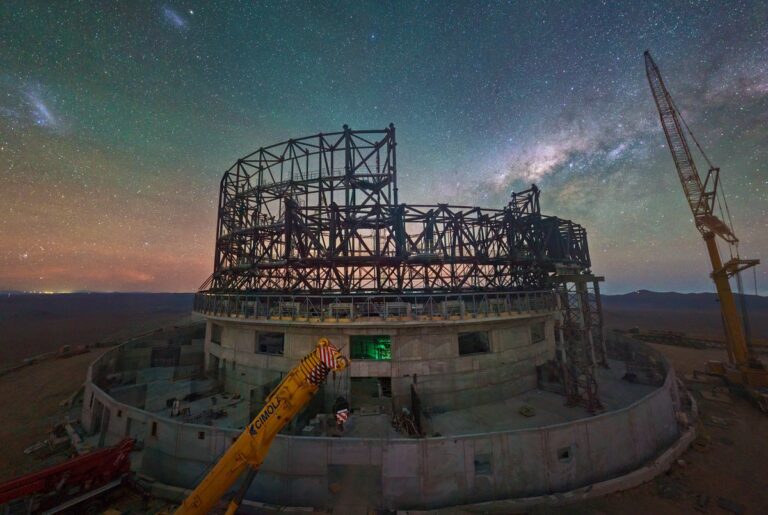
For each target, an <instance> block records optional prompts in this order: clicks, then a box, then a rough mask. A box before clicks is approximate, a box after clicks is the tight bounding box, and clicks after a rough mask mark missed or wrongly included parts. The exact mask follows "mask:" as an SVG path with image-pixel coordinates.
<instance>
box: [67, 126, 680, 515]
mask: <svg viewBox="0 0 768 515" xmlns="http://www.w3.org/2000/svg"><path fill="white" fill-rule="evenodd" d="M396 148H397V144H396V139H395V128H394V126H392V125H390V126H389V127H387V128H385V129H382V130H363V131H355V130H352V129H350V128H348V127H344V130H343V131H342V132H338V133H330V134H318V135H314V136H310V137H304V138H297V139H292V140H289V141H286V142H283V143H279V144H277V145H272V146H270V147H265V148H262V149H259V150H258V151H257V152H254V153H253V154H250V155H248V156H246V157H244V158H242V159H240V160H238V161H237V163H236V164H235V165H234V166H233V167H232V168H231V169H230V170H228V171H227V172H226V173H225V174H224V177H223V179H222V182H221V190H220V200H219V218H218V229H217V247H216V259H215V264H214V272H213V274H212V275H211V277H210V279H209V280H208V281H207V282H206V284H204V285H203V287H202V288H201V289H200V291H199V293H198V294H197V295H196V297H195V307H194V309H195V311H196V312H197V313H199V314H201V315H203V316H204V317H205V320H206V322H205V333H204V336H203V334H202V333H201V334H199V335H198V336H199V337H194V336H190V337H188V338H187V339H186V340H184V341H170V342H167V341H156V342H152V341H141V342H136V343H133V344H131V343H128V344H125V345H123V346H121V347H118V348H116V349H114V350H112V351H110V352H108V353H106V354H104V355H103V356H102V357H101V358H100V359H99V360H98V361H96V362H95V363H94V364H93V365H92V366H91V369H90V371H89V378H88V382H87V384H86V388H85V395H84V406H83V413H82V420H83V424H84V427H85V429H86V431H87V432H88V433H90V434H94V435H99V443H100V444H101V445H106V446H110V445H115V444H117V443H118V442H119V441H121V440H122V439H123V438H126V437H130V438H134V439H137V440H140V441H142V442H143V450H142V451H141V452H140V455H141V457H140V458H138V459H135V458H134V462H135V464H134V466H135V467H137V469H138V470H139V471H140V472H141V473H142V474H143V475H146V476H149V477H152V478H154V479H156V480H157V481H159V482H161V483H163V484H166V485H169V486H173V487H178V488H183V489H193V488H194V487H195V485H196V484H198V482H199V481H200V480H201V479H202V478H203V477H204V476H205V474H206V472H207V471H208V470H209V468H210V467H211V465H212V464H214V463H215V462H216V461H217V460H218V459H219V457H220V456H221V455H222V454H223V453H224V451H225V450H226V449H227V448H228V446H229V445H230V444H231V443H232V441H233V440H234V439H235V438H237V437H238V435H239V434H240V433H241V432H243V430H244V429H245V428H247V427H248V425H249V422H250V421H251V420H252V419H253V418H254V417H255V416H257V415H258V414H259V413H260V412H261V411H262V410H264V409H265V406H266V405H267V400H268V398H269V395H270V392H272V391H273V389H275V388H276V387H278V385H280V384H281V381H283V380H284V378H285V377H286V376H287V375H288V374H289V372H290V371H291V369H292V368H293V367H294V365H295V363H297V362H298V361H299V360H301V358H302V357H303V356H304V355H306V354H307V353H310V352H311V351H312V349H313V348H314V346H315V344H316V342H317V341H318V340H320V339H324V338H327V339H328V340H330V341H331V342H332V343H333V344H334V345H335V346H336V347H337V348H338V349H339V351H340V352H341V353H343V354H344V355H346V356H348V358H349V366H348V367H346V368H345V369H344V370H341V371H338V372H332V374H331V376H329V377H328V379H327V380H326V382H325V383H324V384H323V385H322V386H321V387H320V389H319V391H318V393H317V395H316V396H315V397H314V398H313V399H312V400H311V401H310V402H309V403H308V404H307V406H306V407H305V408H303V409H301V410H300V411H299V412H298V413H297V414H296V416H295V417H294V418H293V419H292V420H290V421H289V422H288V423H287V425H286V427H285V429H284V430H283V431H282V432H281V433H280V434H279V435H277V437H276V438H275V440H274V442H273V443H272V444H271V447H270V448H269V453H268V454H267V455H266V457H265V459H264V462H263V464H261V465H260V466H259V468H258V474H256V475H255V478H254V479H253V482H252V484H251V485H250V488H249V489H248V491H247V494H246V496H245V499H249V500H253V501H258V502H262V503H269V504H272V505H280V506H309V507H335V508H336V509H337V510H340V511H339V512H340V513H341V512H344V511H345V509H351V508H355V509H357V510H363V511H364V510H365V509H368V508H378V509H387V510H407V509H434V508H443V507H449V506H456V505H469V504H479V503H485V502H492V501H497V500H505V499H518V500H519V502H520V503H521V506H525V504H526V502H530V503H533V502H536V501H535V500H536V499H538V498H540V497H541V496H548V495H552V494H557V493H566V492H572V491H577V490H580V489H581V490H584V491H586V490H591V492H593V494H594V495H596V494H598V493H600V492H609V491H612V490H616V489H619V488H626V487H627V486H631V485H634V484H637V483H639V482H641V481H642V480H643V478H646V479H647V478H648V477H652V476H653V475H654V474H655V473H658V472H659V471H661V470H663V467H664V463H665V461H666V462H671V461H672V460H673V459H674V457H675V456H676V454H677V453H679V452H681V451H682V450H683V449H684V448H685V446H686V443H687V442H688V441H689V440H690V438H691V436H692V431H691V429H690V428H689V426H688V422H687V421H690V420H691V417H692V414H691V411H690V410H691V403H690V402H689V401H688V399H687V397H685V394H682V396H681V393H680V392H679V391H678V385H677V381H676V379H675V374H674V371H673V370H672V369H671V368H670V366H669V365H668V364H667V363H666V362H665V361H664V359H663V358H661V356H660V355H658V353H655V352H654V351H652V350H651V349H650V348H647V347H645V346H644V345H643V344H642V343H639V342H631V341H621V340H618V339H615V338H614V339H613V340H611V341H607V340H606V338H604V335H603V327H602V313H601V306H600V289H599V284H600V281H601V280H602V278H601V277H599V276H596V275H594V274H593V273H592V272H591V270H590V256H589V247H588V243H587V234H586V230H585V229H584V228H583V227H581V226H580V225H578V224H577V223H574V222H572V221H570V220H563V219H560V218H556V217H554V216H549V215H545V214H542V212H541V207H540V192H539V191H538V189H537V188H536V187H535V186H534V187H532V188H530V189H528V190H526V191H523V192H519V193H515V194H513V195H512V198H511V199H510V201H509V203H508V204H507V205H505V206H502V207H501V208H500V209H489V208H480V207H462V206H449V205H445V204H436V205H408V204H404V203H401V200H400V198H399V195H398V186H397V184H398V183H397V159H396ZM339 399H343V400H344V402H346V403H348V406H349V412H350V414H349V417H348V419H347V420H346V423H345V424H344V427H343V430H342V429H340V427H339V424H337V423H336V419H335V418H336V412H337V406H336V404H337V402H338V400H339ZM654 458H660V459H661V461H660V462H658V463H657V462H653V464H652V465H650V466H649V465H648V463H649V460H652V459H654ZM526 499H528V500H529V501H526Z"/></svg>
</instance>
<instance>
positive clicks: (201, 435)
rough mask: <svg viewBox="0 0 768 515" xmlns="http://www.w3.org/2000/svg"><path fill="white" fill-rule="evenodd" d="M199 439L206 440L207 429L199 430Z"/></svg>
mask: <svg viewBox="0 0 768 515" xmlns="http://www.w3.org/2000/svg"><path fill="white" fill-rule="evenodd" d="M197 439H198V440H205V431H198V432H197Z"/></svg>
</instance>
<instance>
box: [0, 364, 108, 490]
mask: <svg viewBox="0 0 768 515" xmlns="http://www.w3.org/2000/svg"><path fill="white" fill-rule="evenodd" d="M106 350H107V349H95V350H93V351H91V352H88V353H86V354H80V355H78V356H73V357H70V358H66V359H54V360H49V361H43V362H40V363H37V364H35V365H31V366H28V367H24V368H22V369H19V370H17V371H15V372H11V373H9V374H6V375H4V376H1V377H0V420H2V421H3V423H2V424H0V481H3V480H5V479H10V478H12V477H14V476H18V475H20V474H23V473H26V472H31V471H33V470H36V469H38V468H42V467H43V466H44V465H46V464H53V462H55V460H49V461H51V463H48V462H45V463H42V462H41V461H40V460H37V459H35V458H33V457H30V456H27V455H25V454H24V449H26V448H27V447H29V446H30V445H32V444H34V443H35V442H38V441H40V440H43V439H45V438H46V434H47V431H48V428H50V427H51V426H52V425H54V424H56V423H59V422H61V420H62V417H63V416H64V414H65V413H66V410H65V408H62V407H60V406H59V403H60V402H61V401H62V400H64V399H66V398H68V397H69V396H70V395H71V394H72V393H73V392H74V391H75V390H77V389H78V388H79V387H80V385H82V384H83V382H84V381H85V374H86V372H87V370H88V365H90V363H91V362H92V361H93V360H95V359H96V358H97V357H98V356H100V355H101V354H102V353H103V352H106ZM59 459H61V458H59Z"/></svg>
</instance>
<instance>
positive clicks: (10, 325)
mask: <svg viewBox="0 0 768 515" xmlns="http://www.w3.org/2000/svg"><path fill="white" fill-rule="evenodd" d="M191 311H192V294H188V293H156V294H155V293H71V294H58V295H27V294H7V293H6V294H4V295H2V296H0V369H2V368H6V367H8V366H11V365H13V364H15V363H17V362H20V361H21V360H23V359H24V358H28V357H30V356H34V355H37V354H41V353H44V352H50V351H55V350H57V349H58V348H59V347H61V346H62V345H72V346H75V345H84V344H94V343H96V342H98V341H100V340H104V339H110V338H119V337H121V336H127V335H134V334H139V333H142V332H145V331H149V330H151V329H155V328H157V327H162V326H166V325H168V324H172V323H174V322H176V321H178V320H180V319H182V318H183V317H186V316H189V315H190V314H191Z"/></svg>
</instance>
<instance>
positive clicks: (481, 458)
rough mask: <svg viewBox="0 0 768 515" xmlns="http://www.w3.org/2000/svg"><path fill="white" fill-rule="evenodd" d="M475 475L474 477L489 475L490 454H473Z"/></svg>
mask: <svg viewBox="0 0 768 515" xmlns="http://www.w3.org/2000/svg"><path fill="white" fill-rule="evenodd" d="M475 475H476V476H490V475H491V455H490V454H475Z"/></svg>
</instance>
